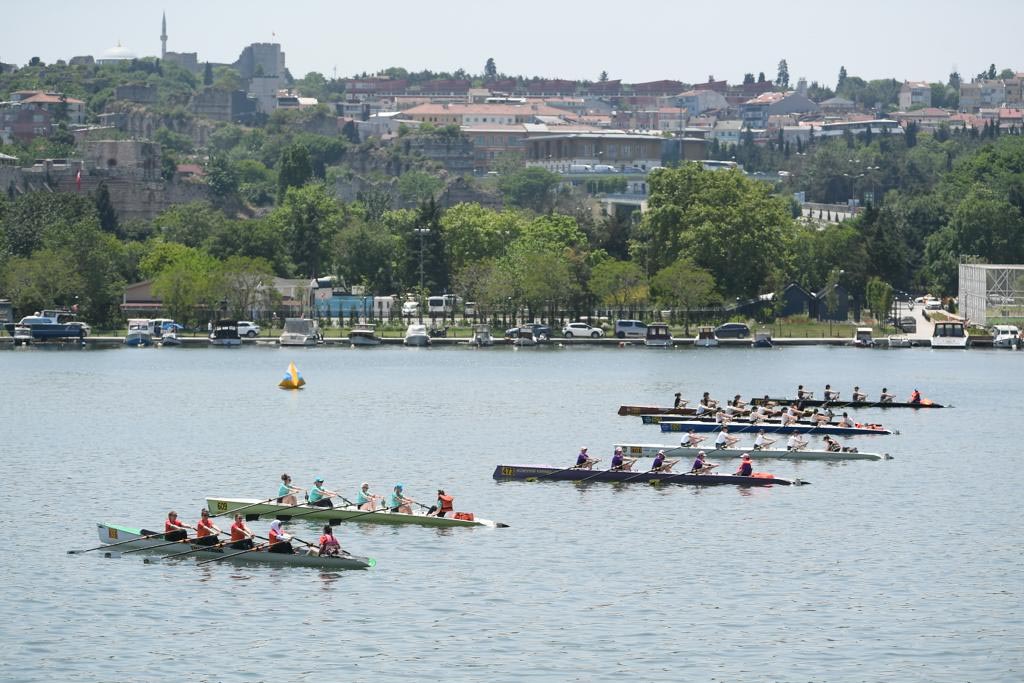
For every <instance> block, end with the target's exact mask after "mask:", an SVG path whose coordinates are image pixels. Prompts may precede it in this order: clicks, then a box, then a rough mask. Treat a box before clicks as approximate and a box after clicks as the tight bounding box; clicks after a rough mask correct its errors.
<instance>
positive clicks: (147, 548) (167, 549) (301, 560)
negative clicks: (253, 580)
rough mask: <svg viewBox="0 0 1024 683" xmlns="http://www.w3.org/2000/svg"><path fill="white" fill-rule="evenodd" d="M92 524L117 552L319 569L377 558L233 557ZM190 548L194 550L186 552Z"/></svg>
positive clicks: (365, 565) (359, 565) (228, 551)
mask: <svg viewBox="0 0 1024 683" xmlns="http://www.w3.org/2000/svg"><path fill="white" fill-rule="evenodd" d="M96 526H97V531H98V533H99V539H100V542H101V543H120V544H121V545H118V546H117V551H118V552H125V551H127V550H137V551H138V552H140V553H141V552H145V553H154V554H158V555H162V556H164V557H170V556H173V555H177V554H179V553H185V552H187V553H189V554H188V555H187V557H188V558H194V559H196V560H218V559H222V560H223V561H224V562H232V563H235V564H269V565H278V566H289V567H316V568H319V569H369V568H370V567H373V566H374V565H376V564H377V561H376V560H374V559H373V558H372V557H358V556H355V555H350V556H348V557H320V556H318V555H307V554H305V553H303V552H297V553H295V554H285V553H268V552H266V551H261V550H257V551H254V552H251V553H245V554H243V555H236V556H234V557H225V556H228V555H232V554H233V553H238V552H241V551H239V550H235V549H233V548H207V549H203V550H199V548H203V546H198V545H193V544H191V543H188V542H187V541H183V542H182V543H176V544H174V545H163V544H165V543H166V542H167V541H165V540H164V538H163V536H162V535H161V536H157V537H155V538H152V539H147V538H142V536H144V535H150V534H151V533H152V532H149V533H144V531H143V530H142V529H134V528H131V527H125V526H120V525H117V524H97V525H96ZM133 538H135V539H138V540H133V541H132V542H131V543H124V541H128V540H130V539H133ZM157 546H161V547H157ZM193 550H194V551H196V552H190V551H193ZM183 559H184V558H183Z"/></svg>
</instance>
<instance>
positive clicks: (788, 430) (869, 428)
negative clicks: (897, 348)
mask: <svg viewBox="0 0 1024 683" xmlns="http://www.w3.org/2000/svg"><path fill="white" fill-rule="evenodd" d="M664 417H673V416H664ZM658 426H660V427H661V431H663V432H688V431H690V430H691V429H692V430H693V431H695V432H717V431H719V430H720V429H721V428H722V425H720V424H718V423H717V422H702V421H700V420H685V421H680V422H662V423H660V424H659V425H658ZM726 426H727V427H728V428H729V433H730V434H733V435H735V434H742V433H748V432H750V433H753V432H757V431H758V430H759V429H763V430H764V431H765V432H766V433H769V434H846V435H848V436H856V435H861V434H864V435H867V434H871V435H886V434H892V433H893V432H891V431H890V430H888V429H886V428H884V427H882V425H861V426H860V427H840V426H839V425H834V424H833V425H830V424H825V425H816V424H811V423H810V422H796V423H794V424H788V425H784V424H781V423H777V422H776V423H769V422H759V423H752V422H730V423H729V424H728V425H726Z"/></svg>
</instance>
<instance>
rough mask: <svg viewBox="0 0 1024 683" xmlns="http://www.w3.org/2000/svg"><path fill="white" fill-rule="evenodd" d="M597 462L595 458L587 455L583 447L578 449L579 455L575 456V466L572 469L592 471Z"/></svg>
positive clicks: (585, 448)
mask: <svg viewBox="0 0 1024 683" xmlns="http://www.w3.org/2000/svg"><path fill="white" fill-rule="evenodd" d="M597 462H598V459H597V458H591V457H590V456H589V455H588V454H587V447H586V446H584V447H583V448H581V449H580V452H579V455H577V456H576V464H575V465H574V466H573V467H574V468H575V469H578V470H589V469H593V467H594V465H595V464H597Z"/></svg>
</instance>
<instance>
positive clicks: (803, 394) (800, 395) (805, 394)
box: [796, 384, 814, 401]
mask: <svg viewBox="0 0 1024 683" xmlns="http://www.w3.org/2000/svg"><path fill="white" fill-rule="evenodd" d="M813 396H814V392H813V391H806V390H804V385H803V384H801V385H799V386H798V387H797V388H796V397H797V400H799V401H803V400H806V399H809V398H811V397H813Z"/></svg>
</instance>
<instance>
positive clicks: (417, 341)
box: [403, 334, 430, 346]
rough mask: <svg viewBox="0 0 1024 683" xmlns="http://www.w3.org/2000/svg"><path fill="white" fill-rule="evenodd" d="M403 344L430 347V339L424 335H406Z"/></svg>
mask: <svg viewBox="0 0 1024 683" xmlns="http://www.w3.org/2000/svg"><path fill="white" fill-rule="evenodd" d="M403 343H404V344H405V345H406V346H430V337H428V336H427V335H425V334H415V335H406V337H405V339H404V341H403Z"/></svg>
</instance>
